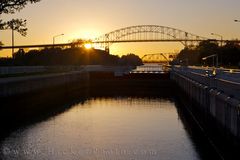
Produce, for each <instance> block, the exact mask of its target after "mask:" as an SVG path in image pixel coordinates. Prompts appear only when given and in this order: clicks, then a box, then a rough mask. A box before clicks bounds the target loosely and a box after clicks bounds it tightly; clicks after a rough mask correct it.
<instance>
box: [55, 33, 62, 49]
mask: <svg viewBox="0 0 240 160" xmlns="http://www.w3.org/2000/svg"><path fill="white" fill-rule="evenodd" d="M63 35H64V34H63V33H62V34H58V35H56V36H53V47H54V44H55V38H56V37H60V36H63Z"/></svg>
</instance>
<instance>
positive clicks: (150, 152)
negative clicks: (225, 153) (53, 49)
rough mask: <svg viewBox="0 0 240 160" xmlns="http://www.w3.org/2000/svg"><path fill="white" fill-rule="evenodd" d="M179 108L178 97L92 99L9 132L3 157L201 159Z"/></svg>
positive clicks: (1, 148) (2, 147)
mask: <svg viewBox="0 0 240 160" xmlns="http://www.w3.org/2000/svg"><path fill="white" fill-rule="evenodd" d="M178 110H179V109H178V106H177V103H176V100H175V99H174V98H160V97H159V98H158V97H155V98H149V97H142V98H137V97H108V98H104V97H101V98H100V97H99V98H89V99H88V100H85V101H83V102H80V103H78V104H75V105H72V106H71V107H70V109H68V110H66V111H65V112H63V113H60V114H58V115H55V116H53V117H51V118H49V119H47V120H45V121H42V122H38V123H35V124H32V125H30V126H27V127H23V128H20V129H18V130H16V131H14V132H13V133H11V134H10V135H9V136H8V137H7V138H5V139H4V140H3V141H2V142H1V144H0V151H1V153H0V157H1V158H0V159H4V160H47V159H49V160H50V159H51V160H82V159H83V160H88V159H89V160H159V159H161V160H200V159H203V157H206V156H207V155H205V156H203V155H202V152H201V149H199V148H201V145H202V144H201V142H200V143H199V144H198V143H196V141H195V140H194V138H193V137H194V135H192V133H191V132H189V130H190V129H189V125H186V124H185V123H184V120H183V118H181V117H182V115H181V114H180V113H179V111H178ZM202 143H205V142H202ZM209 152H210V153H211V151H210V150H209Z"/></svg>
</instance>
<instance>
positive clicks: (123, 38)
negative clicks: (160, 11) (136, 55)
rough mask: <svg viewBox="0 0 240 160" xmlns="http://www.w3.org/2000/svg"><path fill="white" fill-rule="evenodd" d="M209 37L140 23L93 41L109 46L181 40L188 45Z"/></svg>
mask: <svg viewBox="0 0 240 160" xmlns="http://www.w3.org/2000/svg"><path fill="white" fill-rule="evenodd" d="M207 39H208V38H205V37H201V36H198V35H195V34H192V33H189V32H186V31H183V30H180V29H176V28H171V27H166V26H159V25H138V26H130V27H126V28H121V29H117V30H115V31H112V32H109V33H107V34H104V35H102V36H100V37H98V38H96V39H95V40H93V43H100V44H103V45H104V46H105V47H106V48H108V47H109V45H110V44H112V43H123V42H181V43H182V44H183V45H184V46H185V47H188V46H191V45H196V44H198V43H199V42H201V41H203V40H207Z"/></svg>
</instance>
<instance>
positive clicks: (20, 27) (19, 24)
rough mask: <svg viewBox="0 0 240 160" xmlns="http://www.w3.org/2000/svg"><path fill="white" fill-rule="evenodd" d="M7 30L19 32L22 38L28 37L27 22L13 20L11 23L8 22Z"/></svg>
mask: <svg viewBox="0 0 240 160" xmlns="http://www.w3.org/2000/svg"><path fill="white" fill-rule="evenodd" d="M5 28H6V29H11V30H14V31H17V32H18V33H20V34H21V35H22V36H26V35H27V28H26V20H22V19H12V20H11V21H8V22H7V25H6V27H5Z"/></svg>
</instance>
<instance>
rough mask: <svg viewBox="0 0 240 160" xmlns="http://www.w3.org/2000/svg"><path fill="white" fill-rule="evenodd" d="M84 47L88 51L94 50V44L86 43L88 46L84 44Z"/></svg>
mask: <svg viewBox="0 0 240 160" xmlns="http://www.w3.org/2000/svg"><path fill="white" fill-rule="evenodd" d="M84 47H85V48H86V49H91V48H92V44H91V43H86V44H84Z"/></svg>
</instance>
